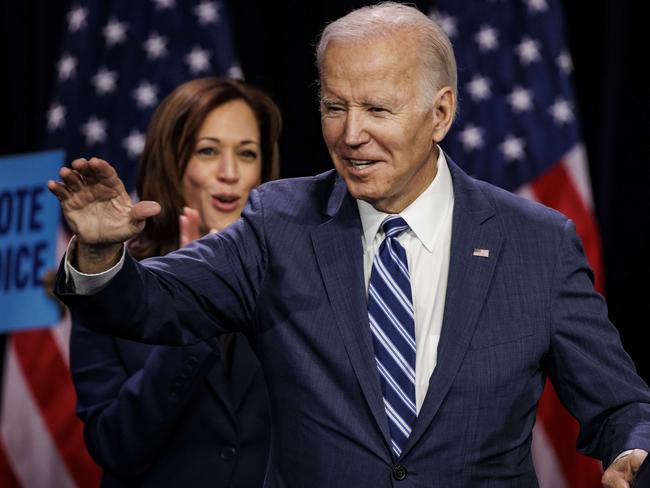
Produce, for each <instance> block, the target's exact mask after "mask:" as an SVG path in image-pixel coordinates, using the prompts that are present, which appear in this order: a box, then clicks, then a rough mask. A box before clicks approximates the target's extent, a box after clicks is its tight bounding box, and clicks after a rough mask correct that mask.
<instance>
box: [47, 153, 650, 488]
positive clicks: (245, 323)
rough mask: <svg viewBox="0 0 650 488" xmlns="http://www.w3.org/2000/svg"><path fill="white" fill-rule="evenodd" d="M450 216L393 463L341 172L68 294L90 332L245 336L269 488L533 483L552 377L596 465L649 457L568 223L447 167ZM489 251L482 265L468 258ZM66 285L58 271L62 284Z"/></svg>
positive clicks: (649, 410) (643, 401)
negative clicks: (427, 352)
mask: <svg viewBox="0 0 650 488" xmlns="http://www.w3.org/2000/svg"><path fill="white" fill-rule="evenodd" d="M450 169H451V174H452V179H453V187H454V197H455V207H454V215H453V230H452V244H451V257H450V269H449V279H448V285H447V296H446V303H445V310H444V319H443V325H442V333H441V337H440V342H439V346H438V363H437V367H436V369H435V371H434V372H433V374H432V375H431V379H430V382H429V389H428V392H427V395H426V398H425V400H424V404H423V406H422V408H421V411H420V413H419V416H418V419H417V422H416V424H415V426H414V429H413V431H412V434H411V437H410V439H409V441H408V443H407V445H406V446H405V448H404V450H403V453H402V456H401V457H400V458H399V459H394V458H393V456H392V454H391V449H390V447H389V430H388V423H387V419H386V414H385V411H384V407H383V403H382V398H381V388H380V383H379V377H378V373H377V368H376V366H375V361H374V357H373V347H372V342H371V335H370V332H369V327H368V316H367V309H366V294H365V287H364V279H363V263H362V244H361V242H362V241H361V233H362V229H361V223H360V219H359V214H358V209H357V205H356V202H355V201H354V199H353V198H352V197H351V196H350V195H349V193H348V191H347V188H346V186H345V183H344V181H343V180H342V179H341V178H339V177H338V176H337V175H336V173H334V172H328V173H324V174H322V175H319V176H316V177H312V178H304V179H297V180H280V181H276V182H271V183H268V184H265V185H262V186H261V187H259V188H258V190H256V191H254V192H253V193H252V194H251V197H250V201H249V205H248V207H247V209H246V210H245V211H244V214H243V218H242V219H241V220H240V221H238V222H237V223H236V224H234V225H233V226H231V227H230V228H228V229H226V230H225V231H223V232H221V233H219V234H217V235H210V236H207V237H205V238H203V239H200V240H199V241H196V242H195V243H193V244H192V245H191V246H188V247H186V248H183V249H181V250H179V251H177V252H174V253H172V254H170V255H168V256H167V257H163V258H155V259H153V260H149V261H145V262H143V263H144V264H138V263H136V262H135V261H134V260H132V259H130V258H128V259H127V261H126V262H125V264H124V267H123V268H122V270H121V271H120V272H119V273H118V275H117V276H116V277H115V278H114V279H113V280H112V281H111V283H110V284H109V285H108V286H107V287H106V288H104V289H103V290H102V291H100V292H98V293H97V294H95V295H93V296H90V297H80V296H78V295H75V294H73V293H72V291H71V290H70V289H69V288H67V287H66V285H65V284H64V283H63V282H62V280H60V281H59V284H58V287H57V289H58V292H59V294H60V295H61V296H62V299H63V300H64V301H65V302H66V303H67V304H68V305H69V306H70V307H71V309H72V310H73V313H74V314H75V315H77V316H79V317H80V318H81V319H82V321H83V323H84V324H88V325H90V326H92V327H94V328H96V329H97V330H102V331H106V332H110V333H114V334H121V335H124V336H128V337H132V338H138V339H140V340H144V341H150V342H166V343H173V344H185V343H191V342H196V341H197V340H199V339H203V338H206V337H209V336H211V335H214V334H215V333H217V332H218V331H222V330H243V331H246V332H247V333H248V334H249V335H250V336H251V337H252V341H253V342H252V343H253V347H254V349H255V350H256V352H257V353H258V356H259V358H260V361H261V363H262V367H263V369H264V371H265V376H266V378H267V383H268V388H269V396H270V404H271V417H272V441H271V454H270V461H269V462H270V464H269V472H268V474H267V480H266V486H269V487H299V488H301V487H306V486H309V487H328V488H329V487H332V486H341V487H343V486H345V487H348V486H350V487H352V486H355V487H356V486H363V487H366V486H367V487H373V488H379V487H388V486H393V483H394V482H395V481H394V479H393V477H394V476H397V477H401V476H400V475H401V474H404V471H402V470H399V469H395V467H396V466H397V465H400V466H402V467H403V468H404V469H405V471H406V476H405V477H404V479H403V480H402V481H400V482H399V486H403V487H434V486H454V487H460V486H467V487H472V488H473V487H482V486H490V487H506V486H508V487H510V486H512V487H517V488H520V487H527V486H536V485H537V481H536V477H535V472H534V468H533V464H532V459H531V452H530V445H531V432H532V429H533V424H534V422H535V411H536V405H537V401H538V399H539V396H540V394H541V392H542V389H543V386H544V382H545V379H546V378H547V376H548V377H550V379H551V380H552V382H553V384H554V386H555V389H556V390H557V393H558V395H559V397H560V399H561V400H562V401H563V403H564V404H565V405H566V406H567V407H568V409H569V410H570V411H571V412H572V414H573V415H574V416H575V417H576V418H577V419H578V420H579V422H580V424H581V433H580V438H579V447H580V448H581V449H582V450H583V451H584V452H586V453H588V454H590V455H593V456H596V457H598V458H600V459H603V460H604V461H605V462H606V463H607V462H609V461H610V460H611V459H612V457H613V456H615V455H616V454H618V453H619V452H620V451H622V450H624V449H627V448H630V447H640V448H645V449H650V405H649V403H650V393H649V391H648V388H647V386H646V385H645V384H644V383H643V381H642V380H641V379H640V378H639V377H638V376H637V375H636V373H635V371H634V366H633V364H632V362H631V360H630V358H629V357H628V356H627V354H625V352H624V351H623V349H622V347H621V344H620V340H619V336H618V334H617V332H616V329H615V328H614V327H613V325H612V324H610V323H609V322H608V319H607V309H606V306H605V302H604V300H603V298H602V297H601V296H600V295H598V294H597V293H596V292H595V291H594V289H593V285H592V281H591V272H590V270H589V268H588V265H587V263H586V260H585V257H584V253H583V251H582V248H581V244H580V240H579V238H578V237H577V235H576V233H575V231H574V226H573V224H572V223H571V222H570V221H568V220H567V219H566V218H565V217H564V216H562V215H561V214H559V213H557V212H555V211H553V210H550V209H548V208H546V207H543V206H541V205H538V204H535V203H532V202H528V201H525V200H522V199H520V198H518V197H516V196H514V195H512V194H510V193H507V192H505V191H503V190H500V189H498V188H495V187H494V186H491V185H488V184H486V183H483V182H480V181H476V180H474V179H472V178H470V177H469V176H467V175H466V174H465V173H463V172H462V171H461V170H460V169H459V168H458V167H457V166H456V165H454V164H453V163H450ZM476 248H479V249H488V250H489V256H488V257H482V256H476V255H474V252H473V251H474V249H476ZM60 278H61V275H60Z"/></svg>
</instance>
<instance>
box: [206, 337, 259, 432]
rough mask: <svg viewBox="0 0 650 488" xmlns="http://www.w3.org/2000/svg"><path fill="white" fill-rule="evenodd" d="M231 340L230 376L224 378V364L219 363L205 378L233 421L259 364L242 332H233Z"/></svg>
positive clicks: (257, 372)
mask: <svg viewBox="0 0 650 488" xmlns="http://www.w3.org/2000/svg"><path fill="white" fill-rule="evenodd" d="M232 341H233V342H232V344H231V345H230V347H231V361H232V364H231V365H230V366H228V369H229V371H230V373H229V374H230V377H229V378H226V374H225V372H224V368H225V366H223V365H219V366H218V367H214V368H212V370H211V371H210V372H209V373H208V375H207V378H206V379H207V382H208V385H210V387H211V388H212V389H213V390H214V392H215V393H216V395H217V397H218V398H219V401H220V402H221V403H222V404H223V405H224V407H225V409H226V410H227V411H228V412H229V413H230V415H231V416H232V419H233V421H234V420H235V418H236V412H237V409H238V408H239V406H240V405H241V403H242V401H243V400H244V398H245V397H246V393H247V392H248V390H249V389H250V388H251V384H252V383H253V380H254V379H255V377H256V375H257V374H259V371H260V364H259V360H258V359H257V356H255V353H253V351H252V350H251V348H250V346H248V344H247V343H246V337H244V336H243V335H242V334H233V336H232Z"/></svg>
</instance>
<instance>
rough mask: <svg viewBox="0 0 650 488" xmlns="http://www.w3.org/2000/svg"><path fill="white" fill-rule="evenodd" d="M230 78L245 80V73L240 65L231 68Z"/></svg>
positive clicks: (229, 71)
mask: <svg viewBox="0 0 650 488" xmlns="http://www.w3.org/2000/svg"><path fill="white" fill-rule="evenodd" d="M228 78H233V79H235V80H243V79H244V72H243V71H242V69H241V66H239V65H238V64H233V65H232V66H231V67H230V68H228Z"/></svg>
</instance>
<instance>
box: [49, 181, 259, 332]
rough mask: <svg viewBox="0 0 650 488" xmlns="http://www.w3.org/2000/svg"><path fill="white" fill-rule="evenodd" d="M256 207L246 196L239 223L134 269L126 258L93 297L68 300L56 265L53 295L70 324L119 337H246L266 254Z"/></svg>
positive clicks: (256, 196) (62, 275) (255, 196)
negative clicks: (241, 333) (67, 311)
mask: <svg viewBox="0 0 650 488" xmlns="http://www.w3.org/2000/svg"><path fill="white" fill-rule="evenodd" d="M259 202H260V198H259V193H258V192H257V191H253V192H251V197H250V199H249V203H248V205H247V207H246V209H245V211H244V214H243V216H242V218H241V219H240V220H239V221H237V222H236V223H235V224H233V225H232V226H230V227H228V228H227V229H224V230H223V231H222V232H220V233H219V234H208V235H207V236H205V237H203V238H201V239H199V240H197V241H194V242H193V243H191V244H190V245H188V246H186V247H183V248H182V249H179V250H178V251H175V252H172V253H170V254H168V255H166V256H163V257H159V258H151V259H147V260H144V261H143V262H142V263H138V262H136V261H135V260H134V259H133V258H131V257H130V256H128V255H127V256H126V259H125V262H124V266H123V267H122V269H121V270H120V271H119V272H118V273H117V275H116V276H115V277H114V278H113V279H112V280H111V281H110V282H109V283H108V284H107V286H105V287H104V288H103V289H101V290H100V291H99V292H97V293H95V294H94V295H85V296H81V295H77V294H75V293H74V290H73V289H71V288H70V285H69V284H68V283H66V282H65V273H64V272H63V271H62V269H61V267H60V269H59V274H58V277H57V283H56V286H55V292H56V294H57V296H59V298H60V299H61V300H62V301H63V302H64V303H65V304H66V305H67V306H68V307H69V308H70V310H71V312H72V316H73V318H75V320H77V321H78V322H80V323H82V324H84V325H85V326H87V327H89V328H91V329H93V330H96V331H98V332H103V333H108V334H111V335H117V336H119V337H124V338H126V339H131V340H136V341H141V342H146V343H151V344H167V345H189V344H194V343H197V342H200V341H202V340H205V339H206V338H209V337H213V336H215V335H216V334H218V333H220V332H227V331H233V332H238V331H245V332H247V333H254V332H255V330H252V329H253V328H254V325H255V320H254V317H255V311H256V302H257V296H258V294H259V290H260V287H261V286H262V284H263V282H264V277H265V267H266V254H267V250H266V243H265V241H264V230H263V219H262V209H261V205H260V203H259Z"/></svg>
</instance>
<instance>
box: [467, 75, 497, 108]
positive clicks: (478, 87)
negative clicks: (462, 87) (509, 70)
mask: <svg viewBox="0 0 650 488" xmlns="http://www.w3.org/2000/svg"><path fill="white" fill-rule="evenodd" d="M466 86H467V91H468V92H469V95H470V96H471V97H472V100H474V101H475V102H478V101H480V100H485V99H487V98H490V96H491V95H492V92H491V91H490V80H488V79H487V78H484V77H483V76H480V75H475V76H474V78H472V80H471V81H470V82H469V83H467V85H466Z"/></svg>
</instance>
